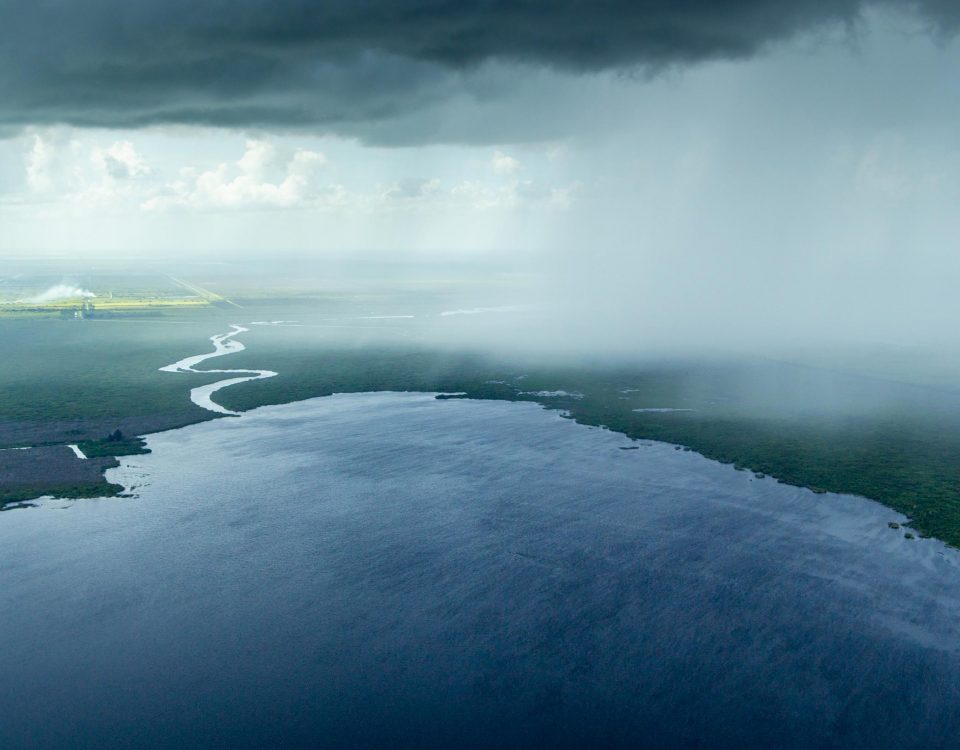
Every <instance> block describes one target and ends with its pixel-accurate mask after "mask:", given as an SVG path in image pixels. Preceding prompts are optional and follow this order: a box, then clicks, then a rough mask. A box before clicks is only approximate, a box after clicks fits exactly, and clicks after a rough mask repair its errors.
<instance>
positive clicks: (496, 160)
mask: <svg viewBox="0 0 960 750" xmlns="http://www.w3.org/2000/svg"><path fill="white" fill-rule="evenodd" d="M491 163H492V164H493V171H494V172H496V173H497V174H502V175H509V174H513V173H514V172H516V171H517V170H518V169H520V162H519V161H517V160H516V159H514V158H513V157H512V156H508V155H507V154H505V153H503V152H502V151H497V152H495V153H494V155H493V161H492V162H491Z"/></svg>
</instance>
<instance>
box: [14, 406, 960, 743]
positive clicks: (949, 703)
mask: <svg viewBox="0 0 960 750" xmlns="http://www.w3.org/2000/svg"><path fill="white" fill-rule="evenodd" d="M149 442H150V446H151V447H152V448H153V450H154V453H153V454H151V455H149V456H138V457H134V458H133V459H130V460H129V461H128V463H127V465H126V466H125V467H124V468H122V469H120V470H117V472H116V473H115V474H114V478H115V479H117V478H119V479H121V480H122V481H123V482H124V483H126V484H131V483H132V484H134V485H137V486H136V489H135V493H136V497H134V498H126V499H110V500H84V501H78V502H75V503H70V502H64V501H49V502H47V503H45V504H44V505H43V507H41V508H38V509H29V510H18V511H14V512H10V513H3V514H0V564H2V567H3V571H4V576H3V583H2V584H0V635H2V638H0V747H2V748H5V749H6V748H27V747H63V748H94V747H95V748H102V747H136V748H150V747H163V748H167V747H169V748H182V747H190V748H204V747H224V748H243V747H269V746H284V747H327V748H345V747H357V748H363V747H390V748H396V747H421V748H430V747H497V748H511V747H591V748H601V747H698V746H699V747H711V748H713V747H731V748H732V747H777V748H784V747H845V748H846V747H864V748H867V747H944V748H947V747H957V746H960V708H958V707H960V565H958V563H960V558H958V555H957V553H955V552H954V551H951V550H947V549H946V548H944V547H943V545H941V544H939V543H938V542H934V541H921V540H914V541H909V540H905V539H904V538H903V531H902V530H901V531H899V532H898V531H893V530H891V529H889V528H888V527H887V522H888V521H891V520H898V519H899V520H903V519H902V518H900V517H899V516H898V515H897V514H895V513H893V512H892V511H890V510H887V509H885V508H882V507H881V506H878V505H876V504H874V503H871V502H868V501H866V500H862V499H858V498H852V497H844V496H837V495H822V496H819V495H814V494H812V493H810V492H808V491H805V490H800V489H795V488H790V487H785V486H782V485H778V484H776V483H775V482H774V481H772V480H769V479H766V480H759V479H755V478H753V477H752V476H751V475H749V474H748V473H746V472H736V471H734V470H733V469H732V468H731V467H729V466H722V465H719V464H715V463H712V462H710V461H707V460H705V459H703V458H701V457H699V456H697V455H695V454H692V453H687V452H683V451H675V450H674V449H673V448H672V447H671V446H667V445H663V444H639V445H640V447H639V449H638V450H621V449H620V448H622V447H627V446H630V445H638V444H636V443H630V442H629V441H628V440H627V439H626V438H624V437H622V436H620V435H616V434H611V433H608V432H605V431H602V430H598V429H589V428H586V427H582V426H579V425H576V424H573V423H572V422H570V421H568V420H564V419H561V418H560V417H558V416H557V415H556V414H555V413H551V412H546V411H543V410H541V409H540V408H539V407H537V406H535V405H530V404H510V403H497V402H469V401H436V400H434V399H433V398H432V397H430V396H428V395H422V394H361V395H349V396H334V397H331V398H327V399H317V400H314V401H309V402H304V403H300V404H291V405H286V406H279V407H268V408H264V409H260V410H257V411H255V412H252V413H250V414H247V415H245V416H243V417H242V418H239V419H224V420H219V421H216V422H210V423H206V424H201V425H195V426H192V427H188V428H186V429H183V430H178V431H173V432H169V433H163V434H159V435H155V436H153V437H151V438H150V441H149Z"/></svg>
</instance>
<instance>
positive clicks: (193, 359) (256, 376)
mask: <svg viewBox="0 0 960 750" xmlns="http://www.w3.org/2000/svg"><path fill="white" fill-rule="evenodd" d="M230 327H231V328H232V329H233V330H231V331H229V332H227V333H218V334H215V335H213V336H211V337H210V341H212V342H213V347H214V349H213V351H212V352H208V353H207V354H194V355H191V356H189V357H184V358H183V359H181V360H178V361H177V362H174V363H173V364H171V365H166V366H165V367H161V368H160V372H193V373H201V374H202V373H211V372H212V373H222V374H227V375H239V377H235V378H227V379H225V380H218V381H217V382H216V383H209V384H207V385H201V386H198V387H196V388H193V389H192V390H191V391H190V400H191V401H192V402H193V403H195V404H196V405H197V406H199V407H200V408H201V409H206V410H207V411H212V412H215V413H217V414H224V415H226V416H231V417H238V416H240V412H238V411H232V410H230V409H227V408H225V407H223V406H221V405H220V404H218V403H217V402H216V401H214V400H213V398H212V396H213V394H214V393H216V392H217V391H219V390H220V389H221V388H227V387H228V386H231V385H237V384H238V383H246V382H247V381H249V380H262V379H264V378H272V377H274V376H275V375H277V373H276V372H274V371H273V370H224V369H219V370H197V369H196V365H198V364H200V363H201V362H205V361H206V360H208V359H213V358H214V357H223V356H226V355H227V354H236V353H238V352H242V351H243V350H244V349H246V348H247V347H245V346H244V345H243V343H241V342H240V341H237V340H236V339H234V336H238V335H239V334H241V333H246V332H247V331H249V330H250V329H249V328H244V327H243V326H240V325H237V324H235V323H234V324H233V325H231V326H230Z"/></svg>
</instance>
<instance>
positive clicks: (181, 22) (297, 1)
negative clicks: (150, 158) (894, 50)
mask: <svg viewBox="0 0 960 750" xmlns="http://www.w3.org/2000/svg"><path fill="white" fill-rule="evenodd" d="M875 6H883V7H894V8H898V9H903V10H909V11H918V12H919V14H920V17H921V18H922V19H924V20H925V22H926V23H928V24H929V25H931V26H932V27H935V28H936V29H939V30H941V31H949V30H950V29H952V28H953V27H954V26H955V22H956V20H957V17H958V12H957V10H955V8H956V5H955V3H951V2H948V1H947V0H832V1H831V2H829V3H824V2H821V1H820V0H793V1H792V2H783V0H724V1H723V2H719V1H718V0H640V1H638V0H601V1H599V2H591V3H586V2H582V0H555V1H553V2H537V1H536V0H484V1H481V0H456V2H450V1H447V2H444V1H442V0H404V1H403V2H398V1H397V0H331V1H329V2H323V3H318V2H311V1H309V0H231V1H230V2H227V0H214V1H211V2H203V3H197V2H195V1H194V0H164V1H163V2H161V1H160V0H140V1H139V2H136V1H135V2H130V0H90V2H84V3H61V2H52V1H45V2H38V0H0V28H3V29H4V31H3V35H4V43H3V44H2V45H0V94H2V96H0V126H2V125H6V126H8V127H11V128H17V127H20V126H23V125H39V124H51V123H68V124H73V125H86V126H106V127H113V128H123V127H137V126H144V125H150V124H164V123H183V124H207V125H215V126H228V127H260V126H264V127H310V128H312V129H317V130H325V131H330V132H339V133H345V134H361V135H363V134H364V133H366V132H368V131H369V124H370V123H372V122H382V121H389V120H391V119H393V118H397V117H402V116H403V115H405V114H408V113H410V112H414V111H420V110H424V109H429V107H431V106H433V105H436V104H437V103H438V102H444V101H449V100H453V99H456V98H458V97H467V98H469V99H479V100H482V99H485V98H491V97H496V96H497V95H498V91H497V89H498V88H499V87H502V86H504V85H506V84H505V83H504V81H503V80H501V79H491V78H490V77H489V76H484V75H481V74H479V73H478V71H479V70H480V69H481V68H482V67H483V66H484V64H495V65H506V66H508V67H512V66H515V65H524V66H547V67H551V68H555V69H559V70H563V71H569V72H574V73H578V72H591V71H600V70H606V69H637V68H659V67H663V66H672V65H678V64H679V65H682V64H688V63H695V62H699V61H705V60H714V59H741V58H746V57H750V56H752V55H754V54H756V53H758V52H759V51H761V50H762V49H764V48H765V47H766V46H768V45H770V44H771V43H774V42H777V41H779V40H783V39H786V38H789V37H791V36H794V35H796V34H798V33H802V32H806V31H810V30H816V29H819V28H822V27H824V26H835V25H837V24H846V25H850V24H855V22H856V21H857V19H858V18H859V17H860V15H861V14H862V13H863V12H864V11H865V10H866V9H869V8H871V7H875ZM422 137H423V139H424V140H429V139H430V137H431V136H430V134H429V132H425V133H424V134H423V136H422Z"/></svg>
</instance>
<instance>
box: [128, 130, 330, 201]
mask: <svg viewBox="0 0 960 750" xmlns="http://www.w3.org/2000/svg"><path fill="white" fill-rule="evenodd" d="M325 164H326V157H325V156H324V155H323V154H321V153H319V152H317V151H308V150H305V149H300V150H297V151H296V152H295V153H294V154H293V156H292V157H291V158H290V159H289V160H287V161H285V162H284V161H283V160H281V159H280V157H279V156H278V155H277V153H276V150H275V148H274V146H273V145H272V144H271V143H269V142H267V141H263V140H251V141H247V144H246V150H245V151H244V154H243V156H241V157H240V159H238V160H237V161H236V162H234V163H228V162H223V163H220V164H218V165H217V166H216V167H215V168H213V169H209V170H206V171H199V170H196V169H193V168H187V169H184V170H181V176H180V179H179V180H177V181H176V182H173V183H171V184H170V185H169V186H168V189H167V192H166V193H165V194H161V195H155V196H152V197H150V198H148V199H147V200H145V201H143V202H142V203H141V206H140V207H141V208H142V209H143V210H144V211H164V210H168V209H171V208H182V209H194V210H204V209H207V210H209V209H255V208H293V207H296V206H301V205H303V204H305V203H307V202H309V200H310V199H311V198H312V197H314V193H315V191H314V189H313V185H312V182H313V178H314V176H315V175H316V173H317V172H318V170H319V169H320V168H321V167H323V166H324V165H325Z"/></svg>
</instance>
